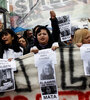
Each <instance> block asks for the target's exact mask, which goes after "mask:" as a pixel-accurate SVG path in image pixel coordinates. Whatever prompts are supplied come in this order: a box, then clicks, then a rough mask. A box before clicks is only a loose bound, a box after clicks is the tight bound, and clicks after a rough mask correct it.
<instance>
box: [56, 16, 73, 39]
mask: <svg viewBox="0 0 90 100" xmlns="http://www.w3.org/2000/svg"><path fill="white" fill-rule="evenodd" d="M57 19H58V26H59V30H60V38H61V41H67V40H70V39H71V22H70V16H69V15H66V16H61V17H57Z"/></svg>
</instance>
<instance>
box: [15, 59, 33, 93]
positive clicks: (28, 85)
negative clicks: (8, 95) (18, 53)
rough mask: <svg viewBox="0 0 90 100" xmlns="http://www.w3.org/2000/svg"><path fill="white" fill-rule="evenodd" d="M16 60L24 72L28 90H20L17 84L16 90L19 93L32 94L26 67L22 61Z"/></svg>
mask: <svg viewBox="0 0 90 100" xmlns="http://www.w3.org/2000/svg"><path fill="white" fill-rule="evenodd" d="M16 60H17V61H19V64H20V67H21V69H22V72H23V74H24V76H25V79H26V84H27V88H19V87H18V85H17V83H15V84H16V85H15V90H16V91H17V92H31V85H30V81H29V77H28V75H27V73H26V70H25V66H24V64H23V61H22V60H21V59H19V58H17V59H16Z"/></svg>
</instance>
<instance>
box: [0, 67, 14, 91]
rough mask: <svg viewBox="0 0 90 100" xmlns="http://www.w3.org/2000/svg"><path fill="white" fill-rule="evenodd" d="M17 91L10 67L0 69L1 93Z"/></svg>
mask: <svg viewBox="0 0 90 100" xmlns="http://www.w3.org/2000/svg"><path fill="white" fill-rule="evenodd" d="M14 89H15V82H14V74H13V70H12V68H10V67H7V68H0V92H6V91H11V90H14Z"/></svg>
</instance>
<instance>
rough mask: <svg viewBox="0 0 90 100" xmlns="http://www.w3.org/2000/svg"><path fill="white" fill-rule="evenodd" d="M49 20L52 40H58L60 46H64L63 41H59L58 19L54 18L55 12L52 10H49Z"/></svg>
mask: <svg viewBox="0 0 90 100" xmlns="http://www.w3.org/2000/svg"><path fill="white" fill-rule="evenodd" d="M50 21H51V26H52V36H53V38H54V42H58V43H59V46H60V47H64V46H65V45H64V43H63V42H61V39H60V29H59V26H58V20H57V18H56V14H55V12H54V11H50Z"/></svg>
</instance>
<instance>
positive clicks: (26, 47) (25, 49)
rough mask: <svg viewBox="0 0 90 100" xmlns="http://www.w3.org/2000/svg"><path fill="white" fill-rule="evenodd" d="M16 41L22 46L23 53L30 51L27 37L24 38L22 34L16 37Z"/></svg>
mask: <svg viewBox="0 0 90 100" xmlns="http://www.w3.org/2000/svg"><path fill="white" fill-rule="evenodd" d="M18 41H19V43H20V45H21V47H22V48H23V54H24V55H25V54H27V53H30V48H31V47H30V45H29V43H28V41H27V39H26V38H24V37H23V36H22V37H20V38H19V39H18Z"/></svg>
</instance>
